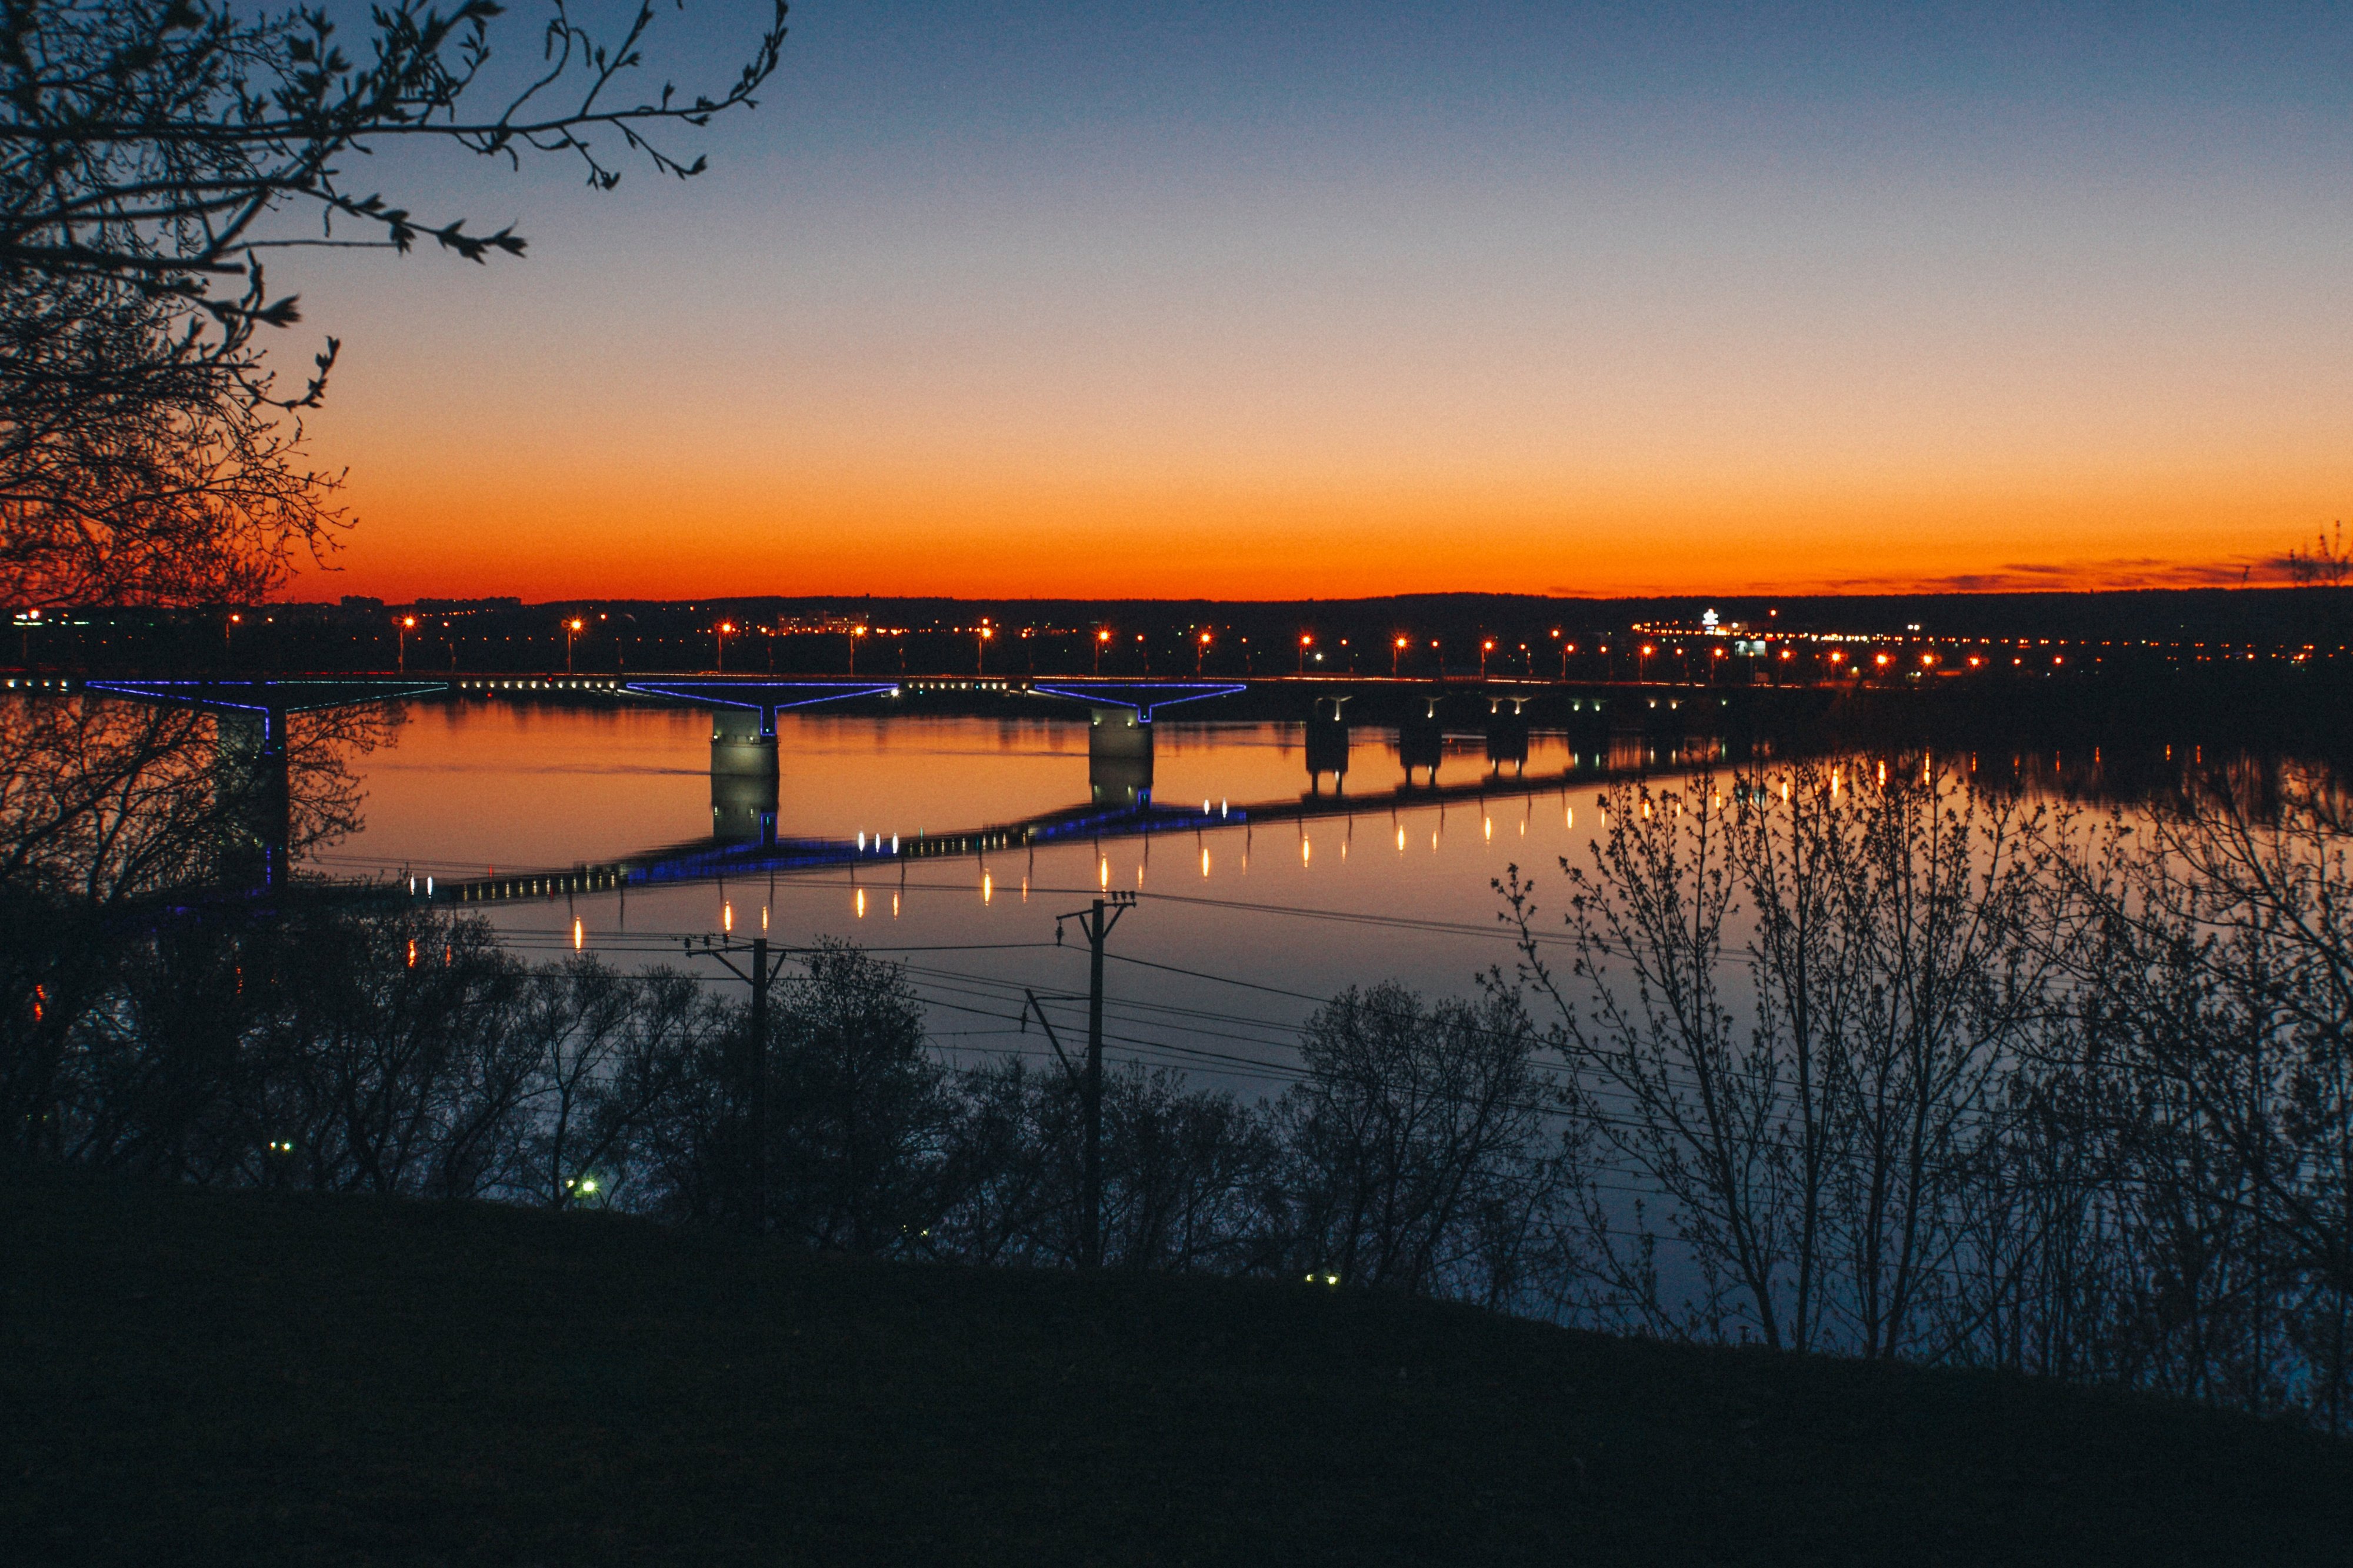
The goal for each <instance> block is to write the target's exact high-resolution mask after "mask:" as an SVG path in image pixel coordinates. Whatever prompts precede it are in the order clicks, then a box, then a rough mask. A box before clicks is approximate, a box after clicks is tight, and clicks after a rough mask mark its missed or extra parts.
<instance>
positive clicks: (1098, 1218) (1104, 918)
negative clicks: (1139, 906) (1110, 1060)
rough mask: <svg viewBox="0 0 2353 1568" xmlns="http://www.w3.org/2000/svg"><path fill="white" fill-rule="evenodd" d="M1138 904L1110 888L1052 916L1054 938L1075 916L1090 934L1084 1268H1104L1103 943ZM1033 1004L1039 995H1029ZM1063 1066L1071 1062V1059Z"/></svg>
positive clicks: (1083, 1090) (1083, 1084)
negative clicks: (1087, 902) (1081, 906)
mask: <svg viewBox="0 0 2353 1568" xmlns="http://www.w3.org/2000/svg"><path fill="white" fill-rule="evenodd" d="M1134 907H1135V895H1134V893H1107V894H1105V895H1104V896H1103V897H1102V898H1100V899H1097V900H1095V901H1094V902H1093V903H1092V904H1090V905H1089V906H1087V907H1086V908H1085V909H1083V910H1073V911H1071V913H1069V914H1062V915H1056V916H1055V917H1054V941H1055V942H1057V943H1060V942H1061V940H1062V922H1063V921H1078V922H1079V929H1080V930H1081V931H1084V932H1085V933H1086V938H1087V947H1088V950H1089V951H1088V955H1087V1065H1086V1070H1085V1071H1084V1073H1083V1074H1082V1075H1080V1078H1079V1099H1080V1108H1081V1110H1082V1111H1083V1113H1084V1114H1085V1116H1086V1121H1087V1125H1086V1143H1085V1146H1084V1157H1083V1161H1082V1166H1081V1177H1080V1180H1081V1189H1080V1195H1079V1264H1080V1267H1082V1268H1102V1267H1103V942H1104V940H1105V939H1106V938H1108V937H1109V936H1110V935H1111V929H1112V927H1113V926H1115V925H1117V924H1118V923H1119V917H1120V916H1121V915H1123V914H1125V913H1126V912H1127V911H1128V910H1132V909H1134ZM1031 1003H1032V1005H1035V1003H1036V998H1035V997H1032V998H1031ZM1045 1017H1046V1014H1045V1010H1044V1009H1043V1008H1039V1010H1038V1018H1039V1022H1040V1023H1043V1022H1045ZM1046 1037H1047V1038H1048V1039H1050V1040H1053V1041H1054V1054H1055V1055H1056V1056H1060V1055H1061V1054H1062V1045H1061V1042H1060V1040H1054V1035H1053V1030H1052V1029H1051V1028H1049V1029H1048V1030H1047V1032H1046ZM1062 1065H1063V1066H1064V1067H1065V1068H1068V1067H1069V1066H1070V1061H1069V1058H1064V1059H1063V1063H1062Z"/></svg>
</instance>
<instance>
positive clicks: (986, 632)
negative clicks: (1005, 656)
mask: <svg viewBox="0 0 2353 1568" xmlns="http://www.w3.org/2000/svg"><path fill="white" fill-rule="evenodd" d="M996 635H997V628H996V627H994V626H990V625H989V624H988V623H987V622H986V621H984V622H982V623H981V627H980V636H978V637H975V638H974V639H973V644H972V646H973V667H972V668H973V673H974V674H975V675H987V673H988V639H989V638H991V637H995V636H996Z"/></svg>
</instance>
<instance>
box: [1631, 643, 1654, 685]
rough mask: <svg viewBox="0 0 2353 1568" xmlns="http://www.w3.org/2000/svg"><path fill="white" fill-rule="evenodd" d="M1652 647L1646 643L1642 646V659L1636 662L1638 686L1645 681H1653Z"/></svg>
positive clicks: (1635, 673)
mask: <svg viewBox="0 0 2353 1568" xmlns="http://www.w3.org/2000/svg"><path fill="white" fill-rule="evenodd" d="M1651 651H1652V650H1651V645H1650V644H1649V643H1644V644H1643V645H1642V657H1641V658H1639V659H1636V660H1635V661H1634V683H1635V684H1636V685H1638V686H1639V685H1641V683H1642V682H1643V681H1646V680H1648V679H1651Z"/></svg>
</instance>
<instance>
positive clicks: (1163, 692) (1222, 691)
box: [1030, 680, 1250, 724]
mask: <svg viewBox="0 0 2353 1568" xmlns="http://www.w3.org/2000/svg"><path fill="white" fill-rule="evenodd" d="M1249 689H1250V688H1249V687H1247V686H1245V685H1243V684H1242V683H1241V682H1240V681H1238V680H1202V681H1183V680H1172V681H1167V682H1159V681H1155V682H1153V683H1151V684H1149V685H1146V684H1144V683H1142V682H1137V681H1106V682H1104V683H1103V684H1101V685H1097V684H1095V683H1093V682H1092V681H1079V682H1065V681H1056V682H1054V683H1052V684H1051V685H1049V684H1048V683H1046V682H1044V681H1039V683H1037V684H1036V685H1034V686H1032V687H1030V690H1032V691H1034V692H1037V693H1038V694H1039V695H1040V696H1043V697H1066V698H1069V699H1070V700H1071V701H1073V702H1092V703H1094V704H1096V705H1098V706H1100V707H1104V708H1132V709H1134V710H1135V713H1136V716H1137V718H1139V719H1141V720H1142V721H1144V722H1145V723H1146V724H1149V723H1151V722H1152V713H1153V710H1155V708H1173V707H1175V706H1176V704H1177V703H1179V702H1199V701H1203V700H1206V699H1208V698H1211V697H1230V696H1232V695H1233V694H1234V693H1235V692H1237V691H1248V690H1249ZM1122 693H1129V694H1132V695H1122Z"/></svg>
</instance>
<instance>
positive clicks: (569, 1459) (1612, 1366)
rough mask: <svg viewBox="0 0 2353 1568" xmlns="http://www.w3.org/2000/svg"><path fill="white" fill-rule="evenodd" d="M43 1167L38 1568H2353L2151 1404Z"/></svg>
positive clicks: (1451, 1312) (24, 1418) (1194, 1291)
mask: <svg viewBox="0 0 2353 1568" xmlns="http://www.w3.org/2000/svg"><path fill="white" fill-rule="evenodd" d="M7 1175H8V1177H9V1188H8V1191H9V1198H8V1201H7V1204H6V1205H5V1212H0V1411H5V1413H6V1414H5V1422H0V1560H5V1561H7V1562H9V1563H27V1564H29V1563H47V1562H58V1563H80V1562H92V1563H142V1564H159V1563H188V1562H210V1561H223V1562H226V1561H236V1562H238V1563H276V1562H333V1563H344V1562H349V1563H501V1564H504V1563H517V1564H522V1563H547V1564H559V1563H561V1564H575V1563H696V1564H702V1563H752V1562H758V1563H1229V1562H1247V1563H1258V1562H1272V1563H1523V1562H1525V1563H1559V1564H1604V1563H1680V1564H1697V1563H1904V1564H1907V1565H1910V1564H1933V1563H2005V1564H2010V1563H2071V1564H2073V1563H2174V1562H2182V1563H2327V1562H2346V1561H2353V1445H2339V1444H2334V1443H2330V1442H2327V1441H2324V1440H2321V1439H2316V1438H2312V1437H2309V1436H2303V1435H2300V1434H2297V1433H2294V1432H2290V1431H2286V1430H2282V1429H2279V1428H2276V1427H2273V1426H2264V1425H2262V1424H2258V1423H2254V1422H2251V1421H2246V1420H2242V1419H2236V1418H2232V1417H2228V1416H2223V1415H2215V1414H2211V1413H2209V1412H2205V1411H2200V1410H2196V1409H2188V1408H2182V1407H2179V1406H2172V1405H2162V1404H2158V1403H2155V1402H2151V1401H2147V1400H2140V1399H2135V1398H2127V1397H2123V1396H2114V1395H2107V1394H2093V1393H2085V1392H2083V1391H2079V1390H2071V1389H2064V1388H2060V1387H2055V1386H2050V1385H2046V1384H2032V1383H2027V1382H2021V1381H2019V1380H2016V1379H2010V1378H2003V1377H1996V1376H1975V1375H1956V1374H1946V1373H1926V1372H1917V1371H1906V1370H1902V1369H1890V1368H1883V1367H1873V1366H1863V1365H1857V1364H1852V1363H1838V1362H1827V1361H1813V1362H1809V1361H1800V1360H1797V1359H1793V1358H1788V1357H1782V1356H1776V1355H1771V1354H1767V1353H1763V1352H1713V1351H1697V1350H1687V1349H1679V1348H1673V1347H1668V1346H1662V1345H1656V1344H1647V1343H1641V1342H1626V1341H1619V1340H1612V1339H1607V1338H1603V1337H1599V1336H1595V1335H1588V1334H1579V1333H1572V1332H1566V1331H1559V1330H1556V1329H1550V1328H1546V1327H1543V1326H1540V1325H1536V1324H1532V1323H1524V1322H1516V1321H1508V1320H1504V1319H1501V1318H1496V1317H1492V1316H1489V1315H1486V1314H1483V1313H1480V1312H1476V1311H1471V1310H1461V1309H1454V1308H1446V1307H1440V1306H1433V1305H1430V1304H1428V1303H1424V1302H1416V1301H1406V1300H1386V1299H1378V1298H1373V1297H1368V1296H1363V1295H1358V1294H1356V1293H1355V1292H1351V1291H1345V1290H1343V1291H1335V1290H1329V1289H1316V1288H1310V1287H1307V1286H1305V1285H1298V1286H1292V1285H1284V1284H1268V1283H1248V1282H1244V1283H1236V1282H1229V1281H1219V1280H1205V1279H1130V1278H1101V1279H1080V1278H1074V1277H1071V1276H1066V1275H1046V1274H1030V1273H1012V1272H1001V1273H988V1272H973V1271H966V1270H960V1269H952V1268H915V1267H904V1266H892V1265H881V1264H872V1263H865V1262H860V1261H854V1260H849V1259H839V1258H812V1257H808V1256H806V1255H803V1254H798V1253H794V1252H790V1251H786V1250H784V1249H782V1248H778V1247H767V1246H755V1245H750V1244H745V1243H743V1242H739V1241H734V1240H731V1239H728V1238H724V1237H707V1236H693V1235H683V1234H678V1233H674V1232H669V1231H664V1230H660V1229H657V1228H655V1227H652V1226H647V1225H643V1224H639V1223H634V1222H630V1221H627V1220H622V1219H617V1218H612V1217H608V1216H600V1215H570V1216H557V1215H541V1214H531V1213H522V1212H517V1211H514V1210H511V1209H503V1208H496V1207H490V1206H484V1205H426V1204H416V1203H402V1202H393V1201H378V1200H371V1199H363V1198H279V1197H267V1196H259V1195H252V1194H204V1193H194V1192H188V1191H184V1190H177V1189H172V1188H164V1187H153V1186H146V1185H140V1184H125V1183H119V1182H107V1181H101V1180H98V1179H93V1178H88V1177H82V1176H77V1175H73V1174H69V1173H58V1172H54V1171H44V1170H26V1169H18V1170H14V1171H10V1172H8V1173H7Z"/></svg>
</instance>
